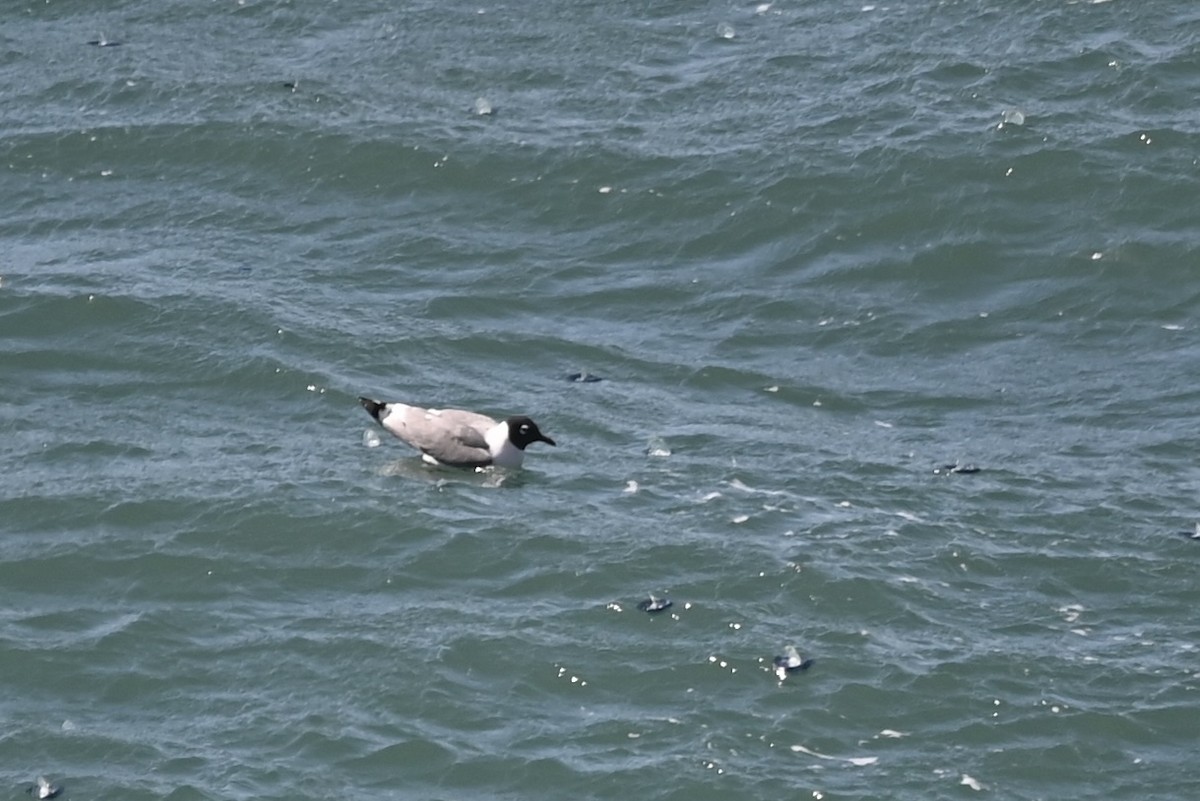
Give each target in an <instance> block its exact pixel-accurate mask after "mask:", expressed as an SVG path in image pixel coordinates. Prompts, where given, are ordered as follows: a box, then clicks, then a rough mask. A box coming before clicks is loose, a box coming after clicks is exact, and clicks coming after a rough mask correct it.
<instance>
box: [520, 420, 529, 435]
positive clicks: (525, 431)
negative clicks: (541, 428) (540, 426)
mask: <svg viewBox="0 0 1200 801" xmlns="http://www.w3.org/2000/svg"><path fill="white" fill-rule="evenodd" d="M521 433H522V434H528V433H529V425H528V424H527V423H521Z"/></svg>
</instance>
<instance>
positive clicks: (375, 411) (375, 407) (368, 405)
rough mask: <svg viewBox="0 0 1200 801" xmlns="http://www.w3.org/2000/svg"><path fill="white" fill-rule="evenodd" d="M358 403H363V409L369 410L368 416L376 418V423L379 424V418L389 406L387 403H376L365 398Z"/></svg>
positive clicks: (361, 398)
mask: <svg viewBox="0 0 1200 801" xmlns="http://www.w3.org/2000/svg"><path fill="white" fill-rule="evenodd" d="M358 402H359V403H361V404H362V407H363V408H364V409H366V410H367V414H369V415H371V416H372V417H374V418H375V420H376V422H379V416H380V415H381V414H383V409H384V407H385V406H387V404H386V403H380V402H379V401H374V400H371V399H370V398H363V397H360V398H359V399H358Z"/></svg>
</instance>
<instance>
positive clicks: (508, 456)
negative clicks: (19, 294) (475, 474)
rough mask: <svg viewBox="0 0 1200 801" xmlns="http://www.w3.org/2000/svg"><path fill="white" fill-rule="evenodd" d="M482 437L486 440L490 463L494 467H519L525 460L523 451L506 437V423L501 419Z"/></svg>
mask: <svg viewBox="0 0 1200 801" xmlns="http://www.w3.org/2000/svg"><path fill="white" fill-rule="evenodd" d="M483 438H484V439H485V440H487V444H488V451H489V452H490V453H491V454H492V464H494V465H495V466H496V467H520V466H521V462H523V461H524V460H525V451H523V450H521V449H520V448H518V447H517V446H516V445H513V444H512V440H510V439H509V438H508V423H506V422H504V421H503V420H502V421H500V422H499V423H498V424H496V425H495V426H493V427H492V428H489V429H488V432H487V433H486V434H484V435H483Z"/></svg>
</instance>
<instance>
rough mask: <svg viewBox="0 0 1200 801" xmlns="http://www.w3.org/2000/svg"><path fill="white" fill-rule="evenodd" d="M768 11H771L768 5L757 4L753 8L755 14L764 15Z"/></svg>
mask: <svg viewBox="0 0 1200 801" xmlns="http://www.w3.org/2000/svg"><path fill="white" fill-rule="evenodd" d="M770 10H771V4H770V3H759V4H758V5H756V6H755V7H754V13H755V14H766V13H767V12H768V11H770Z"/></svg>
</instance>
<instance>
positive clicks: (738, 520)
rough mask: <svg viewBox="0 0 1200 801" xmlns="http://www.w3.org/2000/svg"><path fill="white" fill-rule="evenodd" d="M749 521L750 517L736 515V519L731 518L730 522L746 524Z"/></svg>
mask: <svg viewBox="0 0 1200 801" xmlns="http://www.w3.org/2000/svg"><path fill="white" fill-rule="evenodd" d="M749 519H750V515H738V516H737V517H735V518H733V519H732V520H731V521H730V522H732V523H745V522H746V521H747V520H749Z"/></svg>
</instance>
